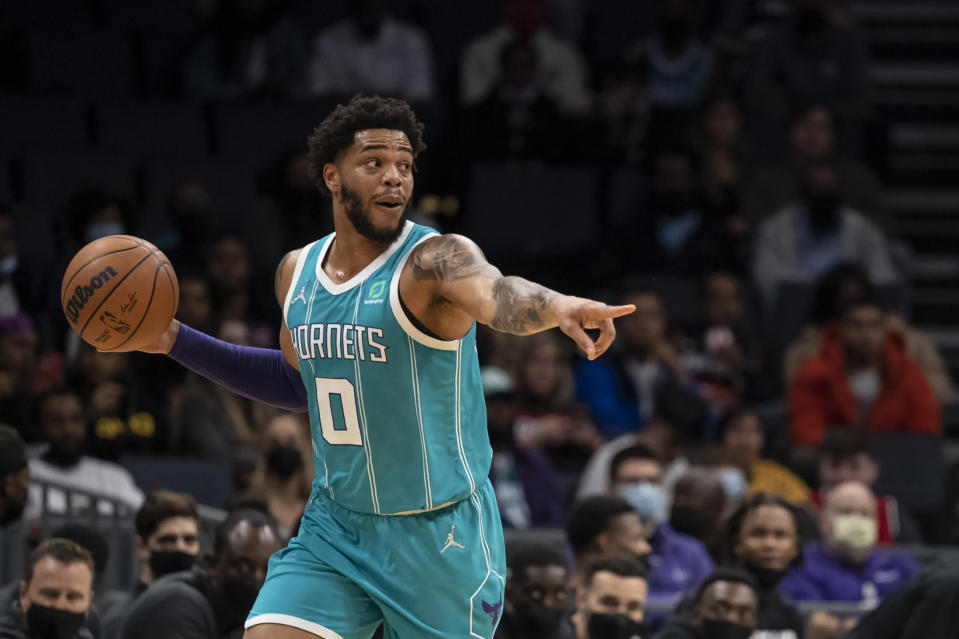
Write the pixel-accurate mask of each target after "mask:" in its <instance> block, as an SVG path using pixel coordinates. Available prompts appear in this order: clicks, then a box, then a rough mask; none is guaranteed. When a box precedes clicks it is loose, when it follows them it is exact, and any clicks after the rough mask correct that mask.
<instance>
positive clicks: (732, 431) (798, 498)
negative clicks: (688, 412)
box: [719, 407, 809, 505]
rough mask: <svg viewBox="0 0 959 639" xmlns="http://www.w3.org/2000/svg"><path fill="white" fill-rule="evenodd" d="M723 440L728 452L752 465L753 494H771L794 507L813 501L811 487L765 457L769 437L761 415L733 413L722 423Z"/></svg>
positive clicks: (748, 411) (745, 410) (747, 411)
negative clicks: (810, 495) (810, 499)
mask: <svg viewBox="0 0 959 639" xmlns="http://www.w3.org/2000/svg"><path fill="white" fill-rule="evenodd" d="M719 439H720V441H721V442H722V445H723V447H724V448H726V449H728V450H730V451H732V452H734V453H737V454H739V455H742V456H744V457H745V459H746V461H747V463H748V464H749V470H750V473H749V492H750V493H751V494H755V493H769V494H771V495H777V496H779V497H782V498H783V499H785V500H786V501H788V502H790V503H792V504H797V505H799V504H803V503H805V502H806V501H807V500H808V499H809V487H808V486H807V485H806V484H805V482H803V480H802V479H800V478H799V477H798V476H797V475H796V474H795V473H793V472H792V471H791V470H789V469H788V468H786V467H785V466H783V465H782V464H780V463H778V462H775V461H773V460H772V459H767V458H764V457H763V456H762V454H763V448H764V447H765V443H766V433H765V430H764V428H763V423H762V420H761V419H760V417H759V414H758V413H757V412H756V411H755V410H753V409H752V408H748V407H744V408H739V409H736V410H733V411H731V412H730V413H729V414H728V415H727V416H726V417H725V418H724V419H723V420H722V422H721V423H720V427H719Z"/></svg>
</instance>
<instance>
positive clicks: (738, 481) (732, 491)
mask: <svg viewBox="0 0 959 639" xmlns="http://www.w3.org/2000/svg"><path fill="white" fill-rule="evenodd" d="M719 482H720V483H721V484H722V485H723V493H724V494H725V495H726V499H739V498H740V497H742V496H743V495H745V494H746V476H745V475H744V474H743V471H741V470H739V469H737V468H721V469H720V470H719Z"/></svg>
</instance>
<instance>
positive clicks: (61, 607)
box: [0, 539, 94, 639]
mask: <svg viewBox="0 0 959 639" xmlns="http://www.w3.org/2000/svg"><path fill="white" fill-rule="evenodd" d="M93 574H94V573H93V559H92V558H91V557H90V553H89V552H88V551H87V550H86V549H85V548H83V547H82V546H80V545H79V544H77V543H75V542H73V541H69V540H66V539H49V540H47V541H45V542H43V543H42V544H40V545H39V546H38V547H37V549H36V550H34V551H33V554H31V555H30V559H29V561H28V562H27V568H26V574H25V576H24V578H23V580H22V581H21V582H20V593H19V597H18V598H16V599H14V600H13V602H12V603H11V604H10V607H9V608H8V609H7V610H5V611H4V614H2V615H0V637H2V638H3V639H93V636H94V635H93V634H91V632H90V631H89V630H88V629H86V628H83V627H82V626H83V622H84V620H85V618H86V615H87V612H88V610H89V609H90V604H91V602H92V601H93Z"/></svg>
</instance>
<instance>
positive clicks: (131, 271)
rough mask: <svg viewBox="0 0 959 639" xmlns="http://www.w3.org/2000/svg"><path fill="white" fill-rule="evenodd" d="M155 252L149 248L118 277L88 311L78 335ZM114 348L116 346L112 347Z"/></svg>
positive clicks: (82, 332) (81, 333)
mask: <svg viewBox="0 0 959 639" xmlns="http://www.w3.org/2000/svg"><path fill="white" fill-rule="evenodd" d="M157 252H159V249H154V250H151V251H150V252H149V253H147V254H146V255H144V256H143V257H142V258H141V259H140V261H139V262H137V263H136V264H134V265H133V268H131V269H130V270H129V271H127V272H126V274H125V275H124V276H123V277H121V278H120V281H119V282H117V284H116V286H114V287H113V288H112V289H110V292H109V293H107V294H106V296H105V297H104V298H103V299H102V300H100V303H99V304H97V307H96V308H95V309H93V310H92V311H91V312H90V316H89V317H87V321H86V322H85V323H84V324H83V328H81V329H80V330H79V331H78V333H79V334H80V337H83V334H84V333H86V332H87V327H88V326H90V322H91V321H93V318H94V317H96V316H97V313H99V312H100V309H101V308H103V305H104V304H106V303H107V301H108V300H109V299H110V297H111V296H112V295H113V294H114V293H115V292H116V290H117V289H118V288H120V285H121V284H123V282H125V281H126V279H127V278H128V277H130V276H131V275H132V274H133V273H134V272H136V270H137V269H138V268H140V265H142V264H143V263H144V262H146V261H147V260H148V259H150V258H151V257H152V256H153V255H154V254H155V253H157ZM114 348H116V347H114Z"/></svg>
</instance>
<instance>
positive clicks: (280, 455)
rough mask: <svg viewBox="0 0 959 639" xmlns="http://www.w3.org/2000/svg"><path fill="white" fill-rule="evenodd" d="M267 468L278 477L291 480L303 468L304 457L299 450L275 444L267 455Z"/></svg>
mask: <svg viewBox="0 0 959 639" xmlns="http://www.w3.org/2000/svg"><path fill="white" fill-rule="evenodd" d="M266 467H267V468H268V469H269V471H270V472H271V473H272V474H274V475H276V476H277V477H280V478H282V479H289V478H290V477H292V476H293V474H294V473H296V471H298V470H299V469H301V468H303V456H302V455H300V449H298V448H294V447H293V446H283V445H281V444H274V446H273V447H272V448H270V450H269V451H267V453H266Z"/></svg>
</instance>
